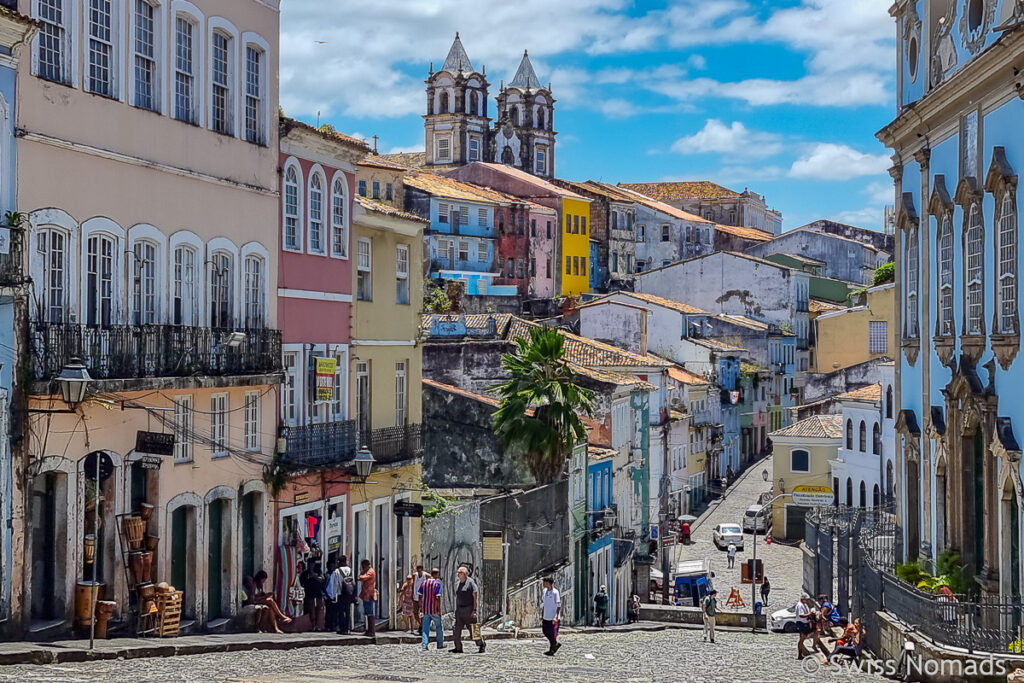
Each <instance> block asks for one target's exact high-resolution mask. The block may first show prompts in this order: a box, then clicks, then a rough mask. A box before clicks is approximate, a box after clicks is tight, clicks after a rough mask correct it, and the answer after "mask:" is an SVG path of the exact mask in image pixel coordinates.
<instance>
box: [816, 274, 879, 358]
mask: <svg viewBox="0 0 1024 683" xmlns="http://www.w3.org/2000/svg"><path fill="white" fill-rule="evenodd" d="M895 294H896V286H895V285H894V284H891V283H890V284H887V285H879V286H878V287H872V288H870V289H868V290H867V291H866V292H865V293H864V294H863V295H862V297H863V303H862V304H861V305H858V306H853V307H851V308H842V309H839V310H831V311H826V312H823V313H819V314H818V315H817V316H816V317H815V318H814V321H813V323H812V324H813V326H814V340H815V342H814V354H813V359H812V360H813V362H812V364H811V371H812V372H835V371H836V370H840V369H842V368H847V367H850V366H851V365H857V364H858V363H864V362H866V361H869V360H873V359H875V358H882V357H883V356H888V357H889V358H892V357H894V356H895V355H896V350H897V348H898V347H897V341H896V332H897V330H896V311H895V304H896V296H895Z"/></svg>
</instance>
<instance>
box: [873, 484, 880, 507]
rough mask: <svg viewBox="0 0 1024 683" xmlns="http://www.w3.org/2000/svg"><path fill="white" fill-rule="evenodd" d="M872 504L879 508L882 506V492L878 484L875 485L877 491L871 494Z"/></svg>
mask: <svg viewBox="0 0 1024 683" xmlns="http://www.w3.org/2000/svg"><path fill="white" fill-rule="evenodd" d="M871 504H872V505H874V506H875V507H878V506H879V505H881V504H882V500H881V491H880V490H879V488H878V484H875V490H874V492H873V493H872V494H871Z"/></svg>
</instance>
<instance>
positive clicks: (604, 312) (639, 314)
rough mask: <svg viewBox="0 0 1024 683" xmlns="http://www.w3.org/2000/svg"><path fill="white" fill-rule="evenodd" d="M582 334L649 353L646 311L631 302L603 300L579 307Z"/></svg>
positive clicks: (628, 349)
mask: <svg viewBox="0 0 1024 683" xmlns="http://www.w3.org/2000/svg"><path fill="white" fill-rule="evenodd" d="M579 315H580V335H582V336H584V337H587V338H588V339H597V340H599V341H603V342H606V343H608V344H612V345H613V346H618V347H619V348H623V349H626V350H627V351H632V352H633V353H641V354H643V353H647V315H648V313H647V311H646V310H644V309H642V308H638V307H636V306H634V305H632V304H624V303H619V302H615V301H609V302H607V303H605V302H602V303H599V304H594V305H590V306H584V307H583V308H581V309H579Z"/></svg>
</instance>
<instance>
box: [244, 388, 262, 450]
mask: <svg viewBox="0 0 1024 683" xmlns="http://www.w3.org/2000/svg"><path fill="white" fill-rule="evenodd" d="M261 403H262V401H261V400H260V392H258V391H247V392H245V412H244V416H243V418H244V419H243V428H242V433H243V438H244V446H245V450H247V451H249V452H250V453H259V452H260V448H261V443H260V442H261V441H262V438H261V435H260V422H261V419H260V418H261V415H260V406H261Z"/></svg>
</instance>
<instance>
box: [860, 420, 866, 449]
mask: <svg viewBox="0 0 1024 683" xmlns="http://www.w3.org/2000/svg"><path fill="white" fill-rule="evenodd" d="M859 431H860V452H861V453H867V452H868V427H867V425H866V424H864V420H861V421H860V430H859Z"/></svg>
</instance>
